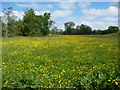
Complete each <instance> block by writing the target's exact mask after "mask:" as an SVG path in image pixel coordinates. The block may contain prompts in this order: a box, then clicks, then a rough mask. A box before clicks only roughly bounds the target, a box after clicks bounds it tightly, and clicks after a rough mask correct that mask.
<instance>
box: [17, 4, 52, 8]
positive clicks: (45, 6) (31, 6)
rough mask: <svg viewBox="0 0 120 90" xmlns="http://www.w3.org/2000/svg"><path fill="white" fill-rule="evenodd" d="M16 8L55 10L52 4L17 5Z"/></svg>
mask: <svg viewBox="0 0 120 90" xmlns="http://www.w3.org/2000/svg"><path fill="white" fill-rule="evenodd" d="M16 6H19V7H23V8H35V9H51V8H53V5H51V4H47V5H41V4H37V3H28V4H16Z"/></svg>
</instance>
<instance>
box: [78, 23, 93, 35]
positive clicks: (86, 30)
mask: <svg viewBox="0 0 120 90" xmlns="http://www.w3.org/2000/svg"><path fill="white" fill-rule="evenodd" d="M80 33H81V34H84V35H87V34H92V29H91V27H90V26H87V25H84V24H81V26H80Z"/></svg>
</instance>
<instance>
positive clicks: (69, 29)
mask: <svg viewBox="0 0 120 90" xmlns="http://www.w3.org/2000/svg"><path fill="white" fill-rule="evenodd" d="M64 26H65V33H66V34H68V35H72V34H73V30H74V26H75V23H74V22H67V23H64Z"/></svg>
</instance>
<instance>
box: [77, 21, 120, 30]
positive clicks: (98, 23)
mask: <svg viewBox="0 0 120 90" xmlns="http://www.w3.org/2000/svg"><path fill="white" fill-rule="evenodd" d="M76 24H78V25H81V24H85V25H88V26H90V27H91V28H92V30H97V29H101V30H105V29H107V28H108V27H109V26H117V25H118V23H112V22H107V23H106V22H103V21H93V22H90V21H81V22H79V23H76Z"/></svg>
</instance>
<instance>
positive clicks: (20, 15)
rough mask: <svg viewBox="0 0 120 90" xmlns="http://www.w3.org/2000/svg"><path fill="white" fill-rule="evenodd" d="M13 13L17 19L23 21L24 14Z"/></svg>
mask: <svg viewBox="0 0 120 90" xmlns="http://www.w3.org/2000/svg"><path fill="white" fill-rule="evenodd" d="M13 13H14V15H15V16H17V18H18V19H23V15H24V12H19V11H13Z"/></svg>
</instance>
